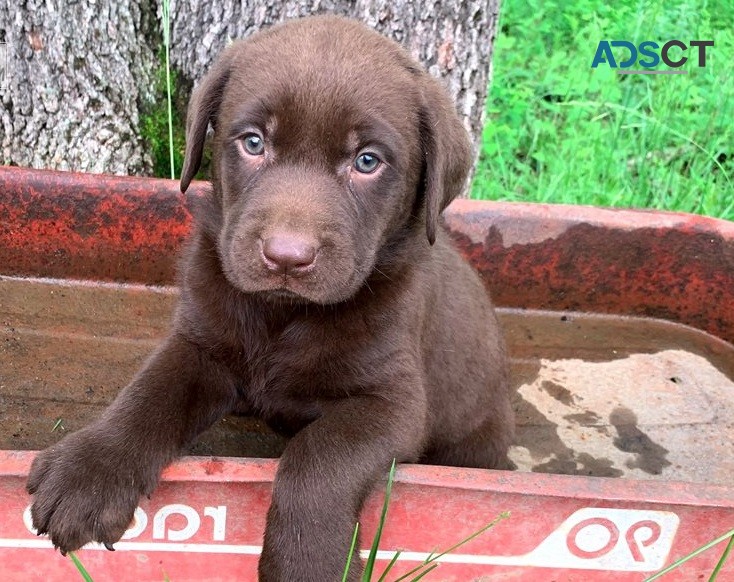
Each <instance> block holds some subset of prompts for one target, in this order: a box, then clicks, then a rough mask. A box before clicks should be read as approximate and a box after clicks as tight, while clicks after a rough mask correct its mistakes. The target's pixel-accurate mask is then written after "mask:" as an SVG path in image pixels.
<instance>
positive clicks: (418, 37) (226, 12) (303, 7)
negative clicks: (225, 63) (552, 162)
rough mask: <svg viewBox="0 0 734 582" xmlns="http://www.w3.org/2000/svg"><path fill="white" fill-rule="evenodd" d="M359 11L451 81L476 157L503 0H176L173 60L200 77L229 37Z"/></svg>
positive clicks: (449, 86) (193, 76)
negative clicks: (283, 23)
mask: <svg viewBox="0 0 734 582" xmlns="http://www.w3.org/2000/svg"><path fill="white" fill-rule="evenodd" d="M321 13H335V14H341V15H343V16H351V17H354V18H357V19H359V20H361V21H362V22H364V23H365V24H367V25H369V26H371V27H373V28H375V29H377V30H378V31H380V32H382V33H383V34H385V35H387V36H389V37H391V38H393V39H395V40H397V41H398V42H400V43H401V44H402V45H403V46H405V47H406V48H407V49H408V50H409V51H410V53H411V54H412V55H413V57H415V58H416V59H417V60H418V61H419V62H421V63H423V64H424V66H425V67H426V68H427V69H428V70H429V71H430V72H431V74H433V75H434V76H436V77H439V78H441V79H443V80H444V82H445V83H446V87H447V89H448V90H449V92H450V94H451V96H452V97H453V98H454V100H455V103H456V107H457V110H458V111H459V113H460V114H461V115H462V117H463V119H464V125H465V126H466V128H467V130H468V131H469V133H470V134H471V136H472V140H473V143H474V146H475V147H474V151H475V156H478V154H479V145H480V143H481V137H482V127H483V126H484V111H485V100H486V97H487V89H488V86H489V81H490V74H491V63H492V50H493V45H494V37H495V32H496V28H497V17H498V14H499V0H447V1H444V2H435V1H428V0H418V1H411V0H356V1H354V0H353V1H348V0H312V1H306V0H288V1H287V2H272V0H247V1H246V2H242V1H239V2H238V1H237V0H220V1H217V2H206V3H205V2H202V1H201V0H172V3H171V23H172V24H171V26H172V33H171V43H172V46H171V60H172V62H173V64H174V65H175V66H176V68H178V69H179V70H180V71H181V73H182V74H183V76H184V77H185V78H186V79H187V80H189V81H198V80H199V79H200V78H201V77H202V76H203V75H204V73H205V72H206V70H207V69H208V68H209V65H211V63H212V62H213V60H214V59H215V58H216V56H217V55H218V54H219V53H220V52H221V51H222V49H224V47H225V46H226V44H227V39H228V38H229V39H238V38H246V37H247V36H249V35H250V34H252V33H253V32H255V31H256V30H258V29H260V28H261V27H263V26H266V25H270V24H273V23H276V22H280V21H283V20H286V19H290V18H295V17H298V16H305V15H308V14H321Z"/></svg>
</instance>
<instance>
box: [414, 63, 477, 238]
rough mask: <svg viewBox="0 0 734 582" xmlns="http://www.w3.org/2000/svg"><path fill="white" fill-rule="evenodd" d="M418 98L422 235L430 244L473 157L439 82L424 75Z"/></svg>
mask: <svg viewBox="0 0 734 582" xmlns="http://www.w3.org/2000/svg"><path fill="white" fill-rule="evenodd" d="M422 98H423V99H422V101H423V102H422V105H421V111H420V120H421V146H422V148H423V163H424V168H425V176H424V183H423V191H424V200H425V205H426V234H427V236H428V242H429V243H431V244H433V243H434V242H435V241H436V231H437V229H438V218H439V215H440V214H441V212H443V210H444V209H445V208H446V207H447V206H448V205H449V203H450V202H451V201H452V200H453V199H454V198H456V197H457V196H459V195H460V194H461V191H462V190H463V189H464V183H465V182H466V177H467V175H468V173H469V169H470V168H471V164H472V159H473V157H472V147H471V144H470V142H469V136H468V134H467V132H466V130H465V129H464V126H463V125H462V124H461V120H460V119H459V116H458V115H457V113H456V109H455V108H454V104H453V103H452V101H451V99H450V98H449V96H448V95H447V94H446V91H445V90H444V88H443V87H442V86H441V85H440V83H439V82H438V81H437V80H436V79H434V78H433V77H431V76H430V75H428V73H425V74H424V81H423V87H422Z"/></svg>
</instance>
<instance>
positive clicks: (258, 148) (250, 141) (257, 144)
mask: <svg viewBox="0 0 734 582" xmlns="http://www.w3.org/2000/svg"><path fill="white" fill-rule="evenodd" d="M243 141H244V143H245V151H246V152H247V153H248V154H250V155H251V156H261V155H263V152H265V142H264V141H263V138H261V137H260V136H259V135H258V134H256V133H248V134H247V135H246V136H245V137H244V138H243Z"/></svg>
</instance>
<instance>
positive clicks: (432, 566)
mask: <svg viewBox="0 0 734 582" xmlns="http://www.w3.org/2000/svg"><path fill="white" fill-rule="evenodd" d="M436 568H438V564H431V565H430V566H428V568H426V569H425V570H423V572H421V573H420V574H418V575H417V576H416V577H415V578H413V579H412V580H411V581H410V582H416V580H420V579H421V578H423V577H424V576H427V575H428V573H429V572H431V571H432V570H435V569H436Z"/></svg>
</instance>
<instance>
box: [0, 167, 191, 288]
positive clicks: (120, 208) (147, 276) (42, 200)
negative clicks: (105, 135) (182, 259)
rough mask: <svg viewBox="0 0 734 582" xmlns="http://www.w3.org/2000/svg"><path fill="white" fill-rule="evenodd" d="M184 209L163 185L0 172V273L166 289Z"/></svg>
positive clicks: (185, 223)
mask: <svg viewBox="0 0 734 582" xmlns="http://www.w3.org/2000/svg"><path fill="white" fill-rule="evenodd" d="M202 191H203V188H202V185H201V184H199V185H198V187H197V188H195V189H194V194H192V195H193V196H195V195H196V194H197V193H198V194H201V193H202ZM190 203H191V197H188V199H187V198H186V197H185V196H184V195H183V194H181V193H180V192H177V190H176V189H175V183H174V182H172V181H168V180H152V179H144V178H131V177H113V176H102V175H92V174H73V173H66V172H52V171H45V170H27V169H20V168H0V249H1V250H0V265H2V267H1V269H2V273H3V274H6V275H32V276H40V277H60V278H62V277H63V278H83V279H100V280H111V281H134V282H142V283H150V284H163V283H170V282H172V281H173V280H174V270H175V260H176V253H177V251H178V249H179V248H180V246H181V244H182V242H183V240H184V239H185V237H186V235H187V233H188V231H189V229H190V222H191V215H190V212H189V210H188V206H189V205H190Z"/></svg>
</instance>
